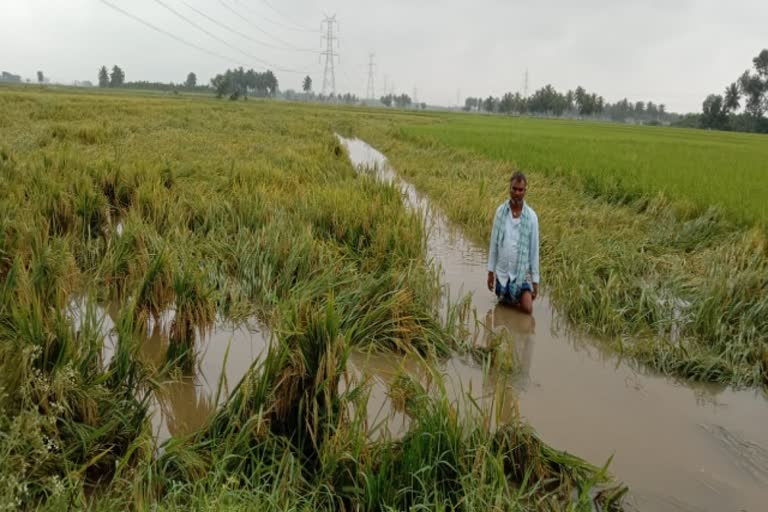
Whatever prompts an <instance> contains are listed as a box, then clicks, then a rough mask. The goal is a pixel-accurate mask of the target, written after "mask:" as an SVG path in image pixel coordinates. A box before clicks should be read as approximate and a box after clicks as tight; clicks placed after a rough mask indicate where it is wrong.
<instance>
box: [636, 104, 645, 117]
mask: <svg viewBox="0 0 768 512" xmlns="http://www.w3.org/2000/svg"><path fill="white" fill-rule="evenodd" d="M643 112H645V103H643V102H642V101H638V102H636V103H635V114H637V115H638V117H639V116H642V115H643Z"/></svg>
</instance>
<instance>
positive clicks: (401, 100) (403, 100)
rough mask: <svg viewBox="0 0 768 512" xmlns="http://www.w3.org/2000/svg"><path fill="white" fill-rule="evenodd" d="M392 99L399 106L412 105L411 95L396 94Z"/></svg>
mask: <svg viewBox="0 0 768 512" xmlns="http://www.w3.org/2000/svg"><path fill="white" fill-rule="evenodd" d="M392 101H394V102H395V106H396V107H398V108H405V107H409V106H411V103H412V100H411V97H410V96H408V95H407V94H405V93H403V94H401V95H400V96H395V97H394V98H393V99H392Z"/></svg>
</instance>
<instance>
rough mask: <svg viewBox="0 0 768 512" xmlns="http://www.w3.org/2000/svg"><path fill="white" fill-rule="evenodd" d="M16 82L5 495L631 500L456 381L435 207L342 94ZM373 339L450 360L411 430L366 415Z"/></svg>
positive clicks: (63, 499)
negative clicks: (282, 97) (335, 106)
mask: <svg viewBox="0 0 768 512" xmlns="http://www.w3.org/2000/svg"><path fill="white" fill-rule="evenodd" d="M0 103H1V104H2V107H3V111H4V112H6V113H7V115H6V117H4V119H3V122H2V124H1V125H0V181H1V182H2V183H0V186H1V187H2V189H3V190H4V195H3V196H2V198H0V201H1V202H2V205H1V206H2V211H3V213H4V215H3V217H2V219H1V220H0V222H2V239H0V242H1V243H2V246H1V247H0V256H1V258H0V276H1V277H2V287H1V288H0V366H1V367H2V368H1V370H2V371H0V387H1V389H2V392H0V405H1V410H2V414H0V432H2V436H0V453H1V454H2V457H0V460H1V461H2V462H0V482H2V485H1V489H0V498H1V499H2V500H3V501H2V504H3V506H7V507H12V508H19V507H20V508H43V509H44V508H50V509H60V508H62V507H65V506H75V507H93V508H110V509H116V508H117V509H125V508H145V507H148V506H154V505H153V504H158V505H160V506H161V507H167V508H206V509H207V508H221V507H242V508H279V509H291V508H302V509H303V508H308V507H311V508H313V509H321V510H339V509H360V508H363V509H386V508H390V509H407V508H411V507H426V508H434V507H435V506H438V505H441V506H442V505H446V504H447V505H448V506H450V507H452V508H479V507H495V508H503V509H521V510H522V509H539V510H541V509H545V510H560V509H563V508H571V509H577V508H580V509H590V508H592V507H598V506H599V507H602V508H605V509H618V508H620V507H621V505H620V500H621V497H622V495H623V493H624V487H623V486H622V485H621V484H620V483H618V482H616V481H615V480H612V479H611V478H610V477H609V475H608V474H606V473H605V472H604V471H601V469H600V468H599V467H598V466H594V465H592V464H590V463H589V462H587V461H584V460H583V459H580V458H578V457H576V456H573V455H570V454H567V453H565V452H562V451H559V450H558V449H556V447H552V446H550V445H549V444H547V442H546V440H542V439H541V438H540V437H538V435H537V434H536V433H535V430H534V429H533V427H531V426H530V425H529V424H527V423H525V422H524V421H523V420H522V419H521V418H519V417H518V416H517V415H515V414H510V413H507V412H503V411H499V412H498V414H496V413H495V412H494V411H487V410H486V411H483V412H481V413H479V414H465V413H464V412H463V410H464V409H463V406H461V405H459V404H458V403H455V401H454V400H453V397H454V396H456V393H455V392H453V391H449V390H448V389H447V388H444V387H441V386H439V385H438V384H439V382H440V381H441V380H442V379H441V377H440V376H439V374H438V373H435V369H436V368H437V366H436V365H437V364H438V362H439V361H446V360H447V359H446V358H449V357H450V356H451V354H454V353H464V352H467V351H466V341H465V338H464V336H463V335H461V331H462V328H461V327H460V326H459V318H460V316H461V315H460V313H459V312H458V311H459V308H458V307H446V306H445V305H444V304H441V297H442V294H441V288H440V286H441V285H440V280H439V275H438V271H437V269H436V268H435V267H434V266H433V265H432V264H431V263H430V262H429V260H428V258H427V252H426V251H427V245H428V243H429V242H428V240H429V236H428V234H427V231H426V229H425V226H424V223H423V219H422V218H421V217H419V216H417V215H414V214H413V213H412V212H411V211H409V210H408V209H407V208H406V206H405V205H404V203H403V201H402V197H401V193H400V191H399V189H397V188H396V187H394V186H392V185H389V184H386V183H382V182H380V181H378V180H377V179H376V178H375V176H372V175H370V176H366V175H361V174H359V173H358V172H357V171H356V170H355V168H354V167H353V166H352V164H351V163H350V162H349V160H348V159H347V158H346V154H345V153H344V151H343V150H342V149H341V147H340V145H339V142H338V140H337V139H336V137H335V136H334V134H333V133H334V130H333V127H332V126H331V125H332V122H334V123H335V122H337V121H340V120H339V119H326V117H325V113H324V111H322V110H321V109H314V108H304V107H298V106H291V105H287V106H283V105H273V104H269V103H259V102H249V104H248V105H242V104H237V103H233V102H216V101H208V100H204V99H200V98H195V99H185V98H180V99H173V100H168V99H162V98H137V97H132V96H121V95H116V94H110V95H99V94H94V95H86V94H67V93H66V92H60V93H48V92H45V91H30V90H14V89H9V90H3V91H2V93H0ZM343 115H346V114H343ZM342 121H343V120H342ZM369 352H375V353H377V354H379V355H386V354H389V355H390V356H391V357H392V359H397V358H402V357H403V356H405V355H406V354H410V357H412V358H415V359H418V360H420V361H421V362H420V364H421V365H422V367H423V368H425V371H428V372H432V373H433V374H434V377H433V378H432V379H431V385H430V386H427V387H424V386H422V385H421V383H420V381H418V380H416V379H409V378H407V376H406V375H405V374H403V376H402V378H400V379H398V382H397V384H396V385H395V386H393V388H392V389H393V390H394V392H399V393H400V397H401V400H400V407H401V409H400V410H401V411H403V413H404V416H407V417H408V425H407V426H406V427H405V428H404V429H403V430H401V431H399V432H398V433H397V435H393V434H392V433H391V432H389V430H388V429H387V428H386V426H385V425H377V424H375V422H372V421H370V418H369V415H368V409H369V404H368V398H369V396H371V391H370V389H371V387H370V384H371V383H370V382H369V381H368V380H367V379H366V378H365V376H364V375H363V370H364V368H365V365H364V364H361V365H359V366H356V365H357V364H358V362H359V361H360V359H359V358H360V356H361V354H367V353H369ZM467 353H468V352H467ZM447 386H450V384H447ZM452 393H453V394H452ZM372 400H374V398H372ZM467 407H469V406H467ZM473 410H474V409H473ZM512 412H513V411H512ZM491 424H492V425H493V427H492V428H490V425H491ZM73 504H74V505H73Z"/></svg>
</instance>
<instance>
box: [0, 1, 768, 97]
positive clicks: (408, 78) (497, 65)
mask: <svg viewBox="0 0 768 512" xmlns="http://www.w3.org/2000/svg"><path fill="white" fill-rule="evenodd" d="M105 2H108V3H112V4H113V5H115V6H118V7H119V8H120V9H123V10H124V11H126V12H128V13H130V14H132V15H134V16H135V17H138V18H141V19H142V20H144V21H146V22H148V23H150V24H152V25H154V26H156V27H159V28H162V29H163V30H165V31H167V32H169V33H171V34H173V35H174V36H176V37H177V38H180V39H183V40H184V41H186V42H187V43H191V44H192V45H194V46H197V47H199V48H202V49H205V50H206V52H204V51H202V50H201V49H199V48H194V47H191V46H187V45H185V44H184V43H182V42H180V41H178V40H176V39H173V38H172V37H170V36H168V35H165V34H161V33H159V32H157V31H155V30H153V29H152V28H149V27H148V26H146V25H144V24H142V23H140V22H139V21H136V20H135V19H132V18H131V17H129V16H127V15H126V14H123V13H120V12H117V11H116V10H115V9H113V8H110V7H109V6H108V5H106V3H105ZM162 4H165V5H166V6H168V7H171V8H172V9H175V10H176V11H177V12H178V13H180V14H182V15H183V16H185V17H187V18H188V20H189V21H191V22H193V23H195V24H197V25H199V26H200V27H202V28H204V29H205V30H206V31H208V32H209V33H210V35H209V34H206V33H204V32H203V31H201V30H199V29H198V28H195V27H194V26H192V25H191V24H190V23H188V22H187V21H184V20H183V19H181V18H180V17H178V16H177V15H176V14H174V13H172V12H170V11H169V10H168V9H167V8H165V7H163V5H162ZM193 8H194V9H193ZM195 10H197V11H199V12H196V11H195ZM201 13H202V14H201ZM325 14H327V15H333V14H335V15H336V19H337V20H338V21H339V26H338V29H339V31H338V32H339V46H338V53H339V56H340V59H339V61H338V62H336V64H335V66H336V90H337V91H338V92H346V91H349V92H353V93H355V94H358V95H360V96H364V95H365V92H366V84H367V79H368V54H369V53H370V52H373V53H375V55H376V56H375V63H376V69H375V89H376V95H377V96H378V95H381V94H382V92H383V89H384V85H385V83H386V86H387V92H389V91H390V89H393V90H394V92H395V93H400V92H406V93H408V94H410V95H413V93H414V91H416V92H417V95H418V100H419V101H426V102H428V103H430V104H440V105H454V104H456V103H457V97H458V96H459V95H460V96H461V102H462V103H463V98H464V97H465V96H487V95H489V94H492V95H494V96H499V95H501V94H503V93H504V92H506V91H512V92H515V91H521V92H522V89H523V84H524V75H525V71H526V69H527V70H528V76H529V92H532V91H533V90H534V89H536V88H538V87H541V86H543V85H545V84H547V83H551V84H553V85H554V86H555V87H556V88H558V89H560V90H566V89H569V88H571V89H573V88H576V86H578V85H582V86H584V87H585V88H587V90H589V91H594V92H597V93H599V94H602V95H603V96H604V97H605V98H606V100H608V101H610V102H614V101H616V100H619V99H621V98H623V97H625V96H626V97H628V98H629V99H630V100H635V101H636V100H643V101H648V100H651V101H653V102H655V103H664V104H665V105H667V109H668V110H669V111H677V112H685V111H698V110H700V109H701V102H702V100H703V99H704V97H705V96H706V95H707V94H709V93H711V92H718V93H720V92H722V90H723V89H724V88H725V86H726V85H727V84H728V83H730V82H732V81H733V80H735V79H736V78H737V77H738V76H739V75H740V74H741V73H742V72H743V71H744V70H745V69H747V68H748V67H751V63H752V58H753V57H754V56H756V55H757V54H758V53H759V52H760V50H761V49H763V48H766V47H768V1H766V0H729V1H714V0H696V1H694V0H644V1H639V0H638V1H627V0H624V1H622V0H578V1H572V0H551V1H549V2H532V1H527V2H521V1H517V0H504V1H503V0H474V1H468V0H464V1H460V0H381V1H378V2H372V1H368V0H327V1H322V0H130V1H127V0H0V70H4V71H10V72H13V73H16V74H21V75H22V76H24V77H25V78H32V79H33V80H34V79H35V74H36V71H37V70H42V71H43V72H44V73H45V75H46V76H48V77H50V79H51V80H52V81H54V82H63V83H71V82H72V81H74V80H91V81H92V82H96V75H97V70H98V68H99V67H100V66H101V65H107V66H108V67H111V66H112V65H113V64H118V65H119V66H121V67H122V68H123V70H124V71H125V72H126V79H127V80H129V81H133V80H150V81H164V82H168V81H174V82H181V81H183V80H184V79H185V77H186V75H187V73H188V72H190V71H194V72H195V73H196V74H197V76H198V81H199V82H207V81H208V80H209V79H210V78H211V77H212V76H214V75H215V74H216V73H219V72H222V71H223V70H225V69H226V68H228V67H234V66H239V65H242V66H244V67H246V68H249V67H253V68H255V69H257V70H263V69H266V67H269V68H270V69H273V70H276V69H277V68H283V69H284V70H283V71H279V70H276V71H275V74H276V75H277V77H278V80H279V82H280V87H281V89H283V90H286V89H291V88H293V89H300V88H301V79H302V78H303V77H304V75H306V74H309V75H310V76H311V77H312V80H313V83H314V87H313V88H314V90H316V91H318V92H319V91H320V89H321V88H322V83H323V64H322V63H321V58H320V56H319V50H320V48H321V34H320V32H319V29H320V22H321V20H322V18H323V16H324V15H325ZM212 20H214V21H215V22H216V23H214V21H212ZM334 28H336V27H334ZM211 35H212V36H213V37H212V36H211ZM244 36H246V37H248V39H246V37H244ZM257 41H260V42H263V43H267V44H269V45H272V46H273V47H269V46H267V45H264V44H258V43H257ZM274 46H277V47H282V48H283V49H280V48H274ZM299 50H314V51H316V52H317V53H312V52H310V51H299ZM257 59H258V60H257Z"/></svg>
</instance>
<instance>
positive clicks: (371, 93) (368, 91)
mask: <svg viewBox="0 0 768 512" xmlns="http://www.w3.org/2000/svg"><path fill="white" fill-rule="evenodd" d="M373 57H374V54H373V53H369V54H368V85H366V86H365V97H366V98H368V99H369V100H373V99H374V98H376V90H375V88H374V82H373V76H374V75H373V67H374V65H375V64H374V63H373Z"/></svg>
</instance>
